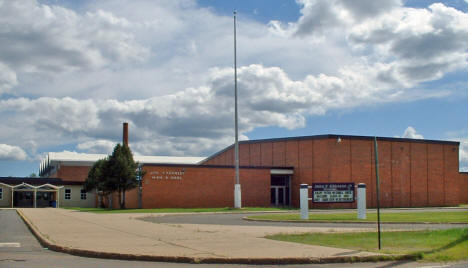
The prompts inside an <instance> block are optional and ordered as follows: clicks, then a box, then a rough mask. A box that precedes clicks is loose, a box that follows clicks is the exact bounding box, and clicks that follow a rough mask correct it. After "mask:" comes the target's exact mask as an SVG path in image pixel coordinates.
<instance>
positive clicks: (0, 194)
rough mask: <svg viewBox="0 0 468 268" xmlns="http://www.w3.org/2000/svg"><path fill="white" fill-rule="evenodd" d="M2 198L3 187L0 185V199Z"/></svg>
mask: <svg viewBox="0 0 468 268" xmlns="http://www.w3.org/2000/svg"><path fill="white" fill-rule="evenodd" d="M2 199H3V188H1V187H0V200H2Z"/></svg>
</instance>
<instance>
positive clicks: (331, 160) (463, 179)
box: [205, 137, 468, 208]
mask: <svg viewBox="0 0 468 268" xmlns="http://www.w3.org/2000/svg"><path fill="white" fill-rule="evenodd" d="M378 148H379V175H380V205H381V206H382V207H418V206H448V205H457V204H459V203H467V202H468V194H465V192H466V189H468V188H467V186H468V182H467V181H468V174H466V173H463V174H462V173H459V172H458V146H457V145H455V144H443V143H430V142H425V141H418V140H414V141H408V140H401V141H399V140H378ZM245 154H247V155H245ZM230 155H233V148H231V149H229V150H227V151H225V152H223V153H221V154H220V155H218V156H216V157H214V158H213V159H211V160H209V161H208V162H207V163H205V164H213V165H231V164H233V162H230V161H223V159H228V158H229V156H230ZM374 157H375V156H374V142H373V140H372V139H359V138H352V137H351V138H350V137H342V138H341V142H337V139H336V138H310V139H289V140H278V141H271V140H270V141H265V142H261V141H256V142H250V143H242V144H241V149H240V159H241V165H242V164H244V165H247V164H249V165H252V166H279V167H294V175H293V177H292V182H291V186H292V191H291V197H292V205H293V206H298V205H299V194H298V192H299V185H300V184H301V183H307V184H312V183H314V182H354V183H361V182H363V183H365V184H366V185H367V205H368V206H370V207H375V206H377V193H376V190H375V188H376V187H375V183H376V179H375V162H374V161H375V158H374ZM354 206H355V204H311V207H317V208H321V207H354Z"/></svg>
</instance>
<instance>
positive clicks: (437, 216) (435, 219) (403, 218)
mask: <svg viewBox="0 0 468 268" xmlns="http://www.w3.org/2000/svg"><path fill="white" fill-rule="evenodd" d="M248 218H249V219H260V220H262V219H265V220H290V221H294V220H301V219H300V215H299V213H296V214H269V215H253V216H249V217H248ZM380 220H381V221H382V222H431V223H448V222H463V223H468V212H466V211H456V212H453V211H451V212H445V211H441V212H415V211H407V212H392V213H380ZM309 221H349V222H358V221H368V222H375V221H377V213H367V219H365V220H361V219H357V213H309Z"/></svg>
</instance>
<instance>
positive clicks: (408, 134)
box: [402, 126, 424, 139]
mask: <svg viewBox="0 0 468 268" xmlns="http://www.w3.org/2000/svg"><path fill="white" fill-rule="evenodd" d="M402 138H408V139H424V137H423V135H421V134H419V133H417V132H416V129H414V128H413V127H412V126H409V127H407V128H406V129H405V133H403V136H402Z"/></svg>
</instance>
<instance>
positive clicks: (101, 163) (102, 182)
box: [84, 157, 116, 207]
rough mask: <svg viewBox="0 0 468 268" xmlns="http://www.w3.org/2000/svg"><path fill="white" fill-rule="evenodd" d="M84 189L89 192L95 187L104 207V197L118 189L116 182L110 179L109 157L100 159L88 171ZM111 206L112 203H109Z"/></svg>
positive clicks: (101, 205)
mask: <svg viewBox="0 0 468 268" xmlns="http://www.w3.org/2000/svg"><path fill="white" fill-rule="evenodd" d="M84 189H85V190H86V191H87V192H90V191H92V190H93V189H96V190H97V194H98V195H99V196H100V197H101V198H100V199H101V203H100V204H99V205H100V207H104V197H106V196H109V195H110V194H112V192H114V191H115V190H116V187H115V184H114V183H112V181H111V180H110V172H109V158H108V157H107V158H105V159H101V160H98V161H96V162H95V163H94V165H93V167H92V168H91V170H90V171H89V172H88V177H87V178H86V181H85V184H84ZM109 206H111V204H109Z"/></svg>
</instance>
